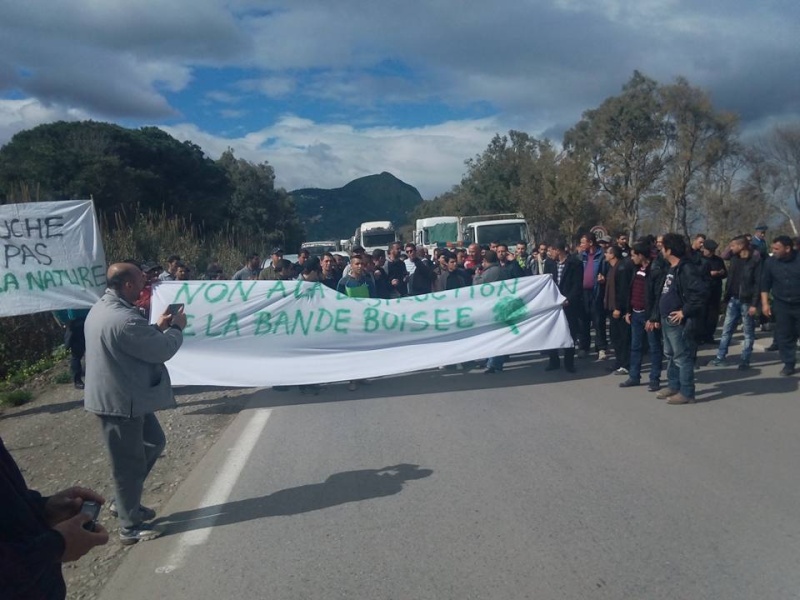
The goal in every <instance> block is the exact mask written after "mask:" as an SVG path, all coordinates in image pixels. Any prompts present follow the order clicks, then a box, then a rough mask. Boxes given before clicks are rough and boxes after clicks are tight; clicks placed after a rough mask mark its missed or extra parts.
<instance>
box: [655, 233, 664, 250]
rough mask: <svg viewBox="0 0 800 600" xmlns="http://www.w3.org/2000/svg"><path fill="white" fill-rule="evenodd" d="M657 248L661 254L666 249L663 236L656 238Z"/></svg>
mask: <svg viewBox="0 0 800 600" xmlns="http://www.w3.org/2000/svg"><path fill="white" fill-rule="evenodd" d="M656 248H658V251H659V252H661V250H662V249H663V248H664V236H663V235H660V236H658V237H657V238H656Z"/></svg>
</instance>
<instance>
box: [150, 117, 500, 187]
mask: <svg viewBox="0 0 800 600" xmlns="http://www.w3.org/2000/svg"><path fill="white" fill-rule="evenodd" d="M162 129H164V130H165V131H167V132H169V133H170V134H171V135H173V136H174V137H176V138H177V139H179V140H185V139H188V140H191V141H193V142H194V143H196V144H198V145H199V146H200V147H201V148H203V150H204V151H205V152H206V153H207V154H208V155H209V156H211V157H212V158H218V157H219V156H220V155H221V154H222V152H224V151H225V150H226V149H227V148H233V150H234V152H235V153H236V156H238V157H240V158H245V159H247V160H251V161H254V162H262V161H268V162H269V163H270V164H271V165H272V166H274V167H275V174H276V180H277V184H278V185H279V186H282V187H285V188H286V189H288V190H292V189H297V188H302V187H323V188H334V187H341V186H343V185H344V184H346V183H347V182H349V181H351V180H353V179H355V178H357V177H362V176H364V175H370V174H373V173H380V172H382V171H389V172H390V173H392V174H393V175H395V176H396V177H398V178H400V179H402V180H403V181H405V182H406V183H409V184H410V185H413V186H415V187H416V188H417V189H419V191H420V193H421V194H422V195H423V197H425V198H431V197H433V196H434V195H436V194H439V193H442V192H444V191H447V190H448V189H450V187H451V186H452V185H454V184H456V183H458V182H459V181H460V179H461V176H462V175H463V173H464V170H465V168H464V160H465V159H467V158H470V157H472V156H474V155H475V154H478V153H480V152H482V151H483V150H484V149H485V148H486V146H487V145H488V143H489V141H490V140H491V138H492V136H493V135H494V134H495V133H498V132H499V133H505V131H506V129H505V128H504V127H503V126H502V125H501V124H500V123H499V122H497V121H496V120H495V119H480V120H469V121H452V122H446V123H441V124H439V125H434V126H428V127H417V128H408V129H400V128H392V127H369V128H361V129H359V128H354V127H351V126H349V125H342V124H336V123H315V122H313V121H311V120H309V119H303V118H299V117H296V116H294V115H285V116H283V117H281V118H280V119H279V120H278V121H277V122H276V123H275V124H274V125H272V126H270V127H267V128H265V129H262V130H259V131H255V132H251V133H249V134H247V135H244V136H242V137H238V138H233V137H221V136H217V135H213V134H211V133H209V132H206V131H201V130H200V129H199V128H198V127H197V126H196V125H193V124H191V123H185V124H181V125H176V126H172V127H162Z"/></svg>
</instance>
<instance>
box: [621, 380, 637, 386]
mask: <svg viewBox="0 0 800 600" xmlns="http://www.w3.org/2000/svg"><path fill="white" fill-rule="evenodd" d="M637 385H640V383H639V382H638V381H636V380H634V379H626V380H625V381H623V382H622V383H620V384H619V387H621V388H629V387H635V386H637Z"/></svg>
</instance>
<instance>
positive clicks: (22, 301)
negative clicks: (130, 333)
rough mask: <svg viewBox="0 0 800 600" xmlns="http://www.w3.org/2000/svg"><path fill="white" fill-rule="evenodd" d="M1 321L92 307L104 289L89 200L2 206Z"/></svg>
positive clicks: (102, 257) (99, 245)
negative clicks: (7, 318)
mask: <svg viewBox="0 0 800 600" xmlns="http://www.w3.org/2000/svg"><path fill="white" fill-rule="evenodd" d="M0 246H1V247H2V254H0V317H9V316H12V315H25V314H30V313H37V312H42V311H46V310H59V309H62V308H90V307H91V306H92V305H93V304H94V303H95V302H97V299H98V298H100V296H101V295H102V294H103V290H105V287H106V258H105V253H104V252H103V242H102V239H101V237H100V229H99V227H98V226H97V219H96V217H95V214H94V204H93V203H92V201H91V200H64V201H61V202H28V203H24V204H3V205H0Z"/></svg>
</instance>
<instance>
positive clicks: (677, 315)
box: [669, 310, 683, 325]
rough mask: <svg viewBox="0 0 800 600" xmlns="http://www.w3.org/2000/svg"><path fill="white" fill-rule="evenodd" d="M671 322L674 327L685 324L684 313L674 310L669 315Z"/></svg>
mask: <svg viewBox="0 0 800 600" xmlns="http://www.w3.org/2000/svg"><path fill="white" fill-rule="evenodd" d="M669 322H670V323H672V324H673V325H678V324H680V323H682V322H683V311H682V310H674V311H672V312H671V313H669Z"/></svg>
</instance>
